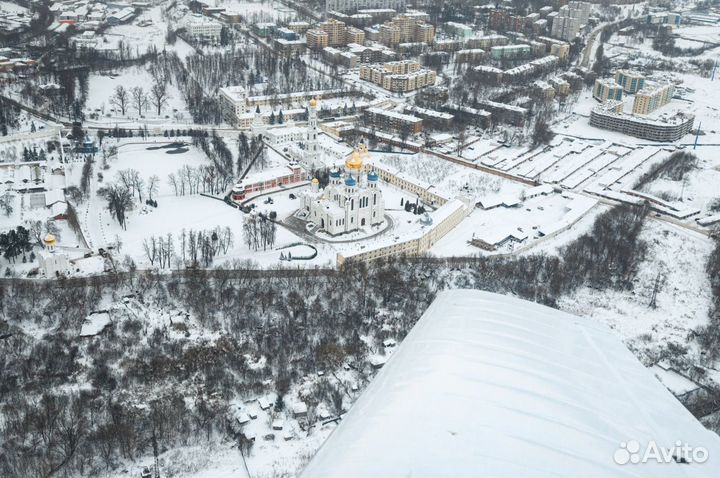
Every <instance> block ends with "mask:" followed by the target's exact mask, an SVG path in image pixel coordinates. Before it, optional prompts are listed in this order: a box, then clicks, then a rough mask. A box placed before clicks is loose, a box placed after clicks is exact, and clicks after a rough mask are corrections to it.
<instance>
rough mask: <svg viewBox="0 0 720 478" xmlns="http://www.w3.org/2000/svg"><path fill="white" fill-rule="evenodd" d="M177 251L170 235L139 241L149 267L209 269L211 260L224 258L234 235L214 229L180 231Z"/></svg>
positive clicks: (225, 230) (229, 230)
mask: <svg viewBox="0 0 720 478" xmlns="http://www.w3.org/2000/svg"><path fill="white" fill-rule="evenodd" d="M178 239H179V243H178V244H177V247H178V249H179V250H177V252H176V241H175V239H174V238H173V236H172V234H167V235H166V236H164V237H163V236H157V237H155V236H152V237H150V238H147V239H145V240H143V252H144V254H145V258H146V259H147V260H148V262H150V265H151V266H155V265H156V264H157V266H158V267H160V268H161V269H165V268H168V269H169V268H171V267H173V265H177V266H178V267H179V268H184V267H197V266H203V267H209V266H211V265H212V264H213V261H214V260H215V257H217V256H218V255H220V254H227V252H228V249H230V248H231V247H232V246H233V244H234V235H233V232H232V229H230V228H229V227H224V228H222V227H220V226H218V227H215V228H214V229H209V230H206V231H195V230H193V229H190V230H189V231H186V230H185V229H183V231H182V233H181V235H180V237H179V238H178Z"/></svg>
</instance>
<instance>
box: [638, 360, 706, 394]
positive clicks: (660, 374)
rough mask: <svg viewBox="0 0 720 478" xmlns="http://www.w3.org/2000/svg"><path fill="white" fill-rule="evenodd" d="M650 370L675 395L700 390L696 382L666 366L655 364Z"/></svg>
mask: <svg viewBox="0 0 720 478" xmlns="http://www.w3.org/2000/svg"><path fill="white" fill-rule="evenodd" d="M650 370H652V371H653V373H654V374H655V376H656V377H657V379H658V380H660V381H661V382H662V384H663V385H665V387H667V389H668V390H670V391H671V392H672V393H674V394H675V395H683V394H685V393H688V392H692V391H693V390H697V389H698V388H699V386H698V385H697V384H696V383H695V382H693V381H692V380H690V379H689V378H687V377H684V376H682V375H680V374H679V373H678V372H676V371H675V370H672V368H670V367H669V366H667V365H666V364H663V363H658V364H655V365H653V366H652V367H650Z"/></svg>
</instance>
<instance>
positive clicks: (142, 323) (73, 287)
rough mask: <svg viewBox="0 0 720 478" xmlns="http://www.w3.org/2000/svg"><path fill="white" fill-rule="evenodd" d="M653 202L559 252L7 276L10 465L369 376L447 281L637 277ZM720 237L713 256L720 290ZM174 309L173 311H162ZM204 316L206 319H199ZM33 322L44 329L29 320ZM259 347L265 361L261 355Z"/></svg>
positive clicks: (2, 344) (0, 388)
mask: <svg viewBox="0 0 720 478" xmlns="http://www.w3.org/2000/svg"><path fill="white" fill-rule="evenodd" d="M646 213H647V211H646V210H645V209H644V208H638V207H616V208H613V209H611V210H608V211H607V212H605V213H603V214H601V215H600V216H598V218H597V220H596V222H595V224H594V226H593V228H592V230H591V231H589V232H588V233H587V234H584V235H582V236H580V237H579V238H577V239H576V240H575V241H573V242H571V243H570V244H569V245H568V246H566V247H565V248H564V249H563V250H561V251H560V252H559V254H558V255H557V256H548V255H529V256H519V257H478V258H455V259H453V258H448V259H439V258H430V257H416V258H399V259H396V260H393V261H387V262H384V261H379V262H373V263H371V264H369V265H365V264H362V263H357V264H353V263H350V264H347V265H346V266H345V267H344V269H343V270H342V271H334V270H322V269H320V270H314V269H310V270H302V269H273V270H266V271H260V272H258V271H257V270H256V265H254V264H252V263H250V262H234V263H229V264H224V265H222V266H220V267H216V268H215V269H207V270H206V269H197V268H189V269H183V270H175V271H172V272H168V273H158V272H151V271H144V272H141V271H136V270H134V269H133V270H129V271H125V272H122V273H117V274H110V275H104V276H97V277H89V278H84V279H66V280H60V281H29V280H18V281H9V280H6V281H2V282H0V367H2V370H3V371H4V375H3V380H2V381H1V382H0V397H2V398H1V399H0V400H1V402H0V407H1V409H2V412H3V414H4V415H5V417H6V419H5V421H4V422H2V423H0V437H2V439H0V474H1V475H2V476H8V477H14V476H28V475H32V476H43V477H49V476H79V475H80V476H92V475H94V474H97V473H99V472H100V471H101V470H105V469H112V468H113V467H115V466H118V465H119V464H120V463H122V462H126V461H127V460H133V459H135V458H137V457H139V456H141V455H142V456H147V455H148V454H150V453H152V443H153V442H155V443H157V444H158V447H159V449H160V451H161V452H162V451H164V450H168V449H171V448H173V447H175V446H180V445H182V444H187V443H189V442H191V441H193V440H198V439H199V438H198V437H202V438H200V439H202V440H208V441H209V440H213V439H217V438H218V437H223V436H232V432H231V431H230V428H229V423H228V407H229V402H230V401H231V400H232V399H235V398H238V397H239V398H241V399H249V398H253V397H257V396H259V395H260V394H263V393H268V392H273V393H277V394H278V395H279V396H280V399H279V400H278V401H277V403H276V409H277V410H282V408H283V406H284V404H283V399H282V397H284V396H285V395H286V394H287V393H288V391H289V390H290V389H291V388H292V387H293V386H294V385H296V384H297V383H298V381H299V380H301V378H302V377H303V376H305V375H307V374H310V373H316V372H317V371H319V370H328V371H332V370H335V369H339V368H340V367H342V366H343V365H346V364H347V365H349V366H351V367H352V369H353V370H354V371H356V373H357V374H358V376H359V377H360V379H361V381H362V382H363V383H367V382H368V381H369V380H370V379H371V377H372V375H373V374H374V369H373V367H372V366H371V364H370V363H369V360H368V358H369V356H370V355H371V354H373V353H377V351H378V350H382V342H383V340H385V339H386V338H395V339H398V340H401V339H402V338H403V337H404V336H405V335H406V334H407V332H408V331H409V330H410V328H411V327H412V326H413V324H414V323H415V322H416V321H417V319H418V318H419V317H420V316H421V315H422V313H423V312H424V310H425V309H426V307H427V306H428V305H429V304H430V302H431V301H432V300H433V298H434V296H435V294H436V293H437V292H438V291H440V290H442V289H445V288H449V287H465V288H477V289H484V290H489V291H495V292H502V293H509V294H513V295H516V296H518V297H522V298H526V299H529V300H533V301H537V302H540V303H543V304H546V305H550V306H553V305H555V304H556V303H557V300H558V299H559V298H560V297H562V296H563V295H564V294H568V293H570V292H572V291H573V290H575V289H577V288H578V287H580V286H590V287H594V288H597V289H606V288H617V289H629V288H632V279H633V277H634V274H635V271H636V270H637V266H638V264H639V263H640V262H641V261H642V259H643V256H644V251H645V249H646V244H645V243H644V241H642V240H641V239H640V231H641V230H642V225H643V222H644V218H645V216H646ZM217 233H218V234H222V231H218V232H217ZM228 240H232V239H231V238H230V239H228ZM149 247H152V246H151V245H150V246H149ZM719 250H720V249H717V250H716V251H715V253H714V255H713V258H711V261H710V263H709V266H708V268H709V272H710V273H711V274H713V277H714V279H713V280H714V282H713V283H714V285H715V290H716V297H717V289H718V286H717V285H718V284H717V278H718V270H720V265H718V264H720V263H719V262H718V257H720V253H719V252H718V251H719ZM157 253H158V254H160V253H159V248H158V252H157ZM158 260H160V258H159V255H158ZM162 260H163V261H166V260H167V258H163V259H162ZM108 304H112V305H111V306H110V309H109V310H110V311H111V315H112V324H111V325H110V326H109V328H107V329H106V330H105V331H104V332H103V333H102V334H101V335H98V336H96V337H79V336H78V331H79V329H80V327H81V325H82V323H83V321H84V320H85V318H86V317H87V316H88V315H90V314H91V313H92V312H95V311H98V310H108V309H107V308H108ZM716 307H717V299H716ZM167 315H169V316H170V317H171V320H170V325H168V323H167V321H166V320H160V319H159V317H161V316H167ZM716 315H717V314H716ZM190 318H191V321H190V322H188V320H190ZM190 323H192V324H196V325H197V327H198V329H197V330H196V329H192V330H193V333H192V334H191V333H190V330H191V329H189V328H188V324H190ZM30 326H31V327H32V330H40V331H44V332H41V333H38V334H29V333H27V332H25V330H28V329H27V328H28V327H30ZM198 330H199V331H200V332H198ZM210 331H212V334H211V335H207V334H209V333H210ZM259 357H264V358H265V359H266V360H267V362H266V364H265V366H263V367H260V368H258V367H253V366H251V364H252V363H255V362H256V361H257V359H258V358H259ZM341 395H342V384H340V383H337V382H330V381H324V382H321V384H318V386H317V387H315V388H314V389H313V392H312V394H311V396H310V397H308V398H307V400H308V406H309V407H310V409H311V410H312V409H313V407H314V406H315V405H317V404H318V403H319V402H321V401H322V402H325V403H330V404H335V411H336V412H337V413H339V412H340V411H341V410H342V409H343V400H342V399H339V400H338V397H339V396H341ZM309 419H310V420H312V419H313V416H312V412H311V416H310V417H309ZM250 448H251V447H250ZM249 452H250V453H251V452H252V451H251V450H249Z"/></svg>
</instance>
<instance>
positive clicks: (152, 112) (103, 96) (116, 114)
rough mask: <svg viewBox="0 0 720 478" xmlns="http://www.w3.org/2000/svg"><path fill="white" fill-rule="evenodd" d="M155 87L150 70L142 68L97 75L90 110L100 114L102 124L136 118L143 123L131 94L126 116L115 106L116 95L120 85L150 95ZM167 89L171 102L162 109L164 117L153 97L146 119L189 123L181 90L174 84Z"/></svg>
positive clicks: (91, 87)
mask: <svg viewBox="0 0 720 478" xmlns="http://www.w3.org/2000/svg"><path fill="white" fill-rule="evenodd" d="M153 84H154V80H153V77H152V75H151V74H150V71H148V70H147V69H146V68H145V67H142V66H137V67H131V68H127V69H125V70H120V71H117V72H106V73H93V74H92V75H90V81H89V93H88V99H87V104H86V108H87V110H88V112H89V113H95V114H97V115H98V117H97V121H98V122H101V123H106V124H110V125H114V124H115V123H116V122H117V121H118V119H121V120H129V119H133V120H135V121H138V122H140V123H142V122H143V121H144V120H143V119H141V115H140V114H139V113H138V110H137V109H136V108H135V105H134V102H133V100H132V95H130V94H128V104H127V108H126V110H125V115H124V116H123V115H122V112H121V110H120V109H119V108H118V106H116V105H114V104H113V102H112V96H113V94H114V90H115V88H116V87H117V86H120V85H122V86H123V87H124V88H125V89H126V90H131V89H133V88H136V87H140V88H142V89H143V90H144V91H145V93H146V94H149V93H150V88H152V86H153ZM167 88H168V93H169V97H168V101H167V103H166V104H165V105H164V106H163V107H162V109H161V111H160V115H159V116H158V114H157V109H156V108H155V106H154V105H153V103H152V98H150V101H149V103H148V104H147V106H146V107H145V109H144V110H143V113H142V117H143V118H148V119H150V120H157V119H165V118H170V119H173V120H177V121H179V122H187V121H189V118H190V115H189V114H188V112H187V109H186V106H185V101H184V100H183V98H182V95H181V94H180V91H178V89H177V87H176V86H175V85H174V84H168V85H167Z"/></svg>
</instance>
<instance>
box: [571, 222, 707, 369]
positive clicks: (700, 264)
mask: <svg viewBox="0 0 720 478" xmlns="http://www.w3.org/2000/svg"><path fill="white" fill-rule="evenodd" d="M641 238H642V239H643V240H645V241H646V242H647V243H648V244H649V250H648V253H647V256H646V259H645V261H644V262H642V263H641V264H640V268H639V271H638V276H637V278H636V279H635V282H634V287H633V289H632V290H630V291H616V290H597V289H590V288H581V289H579V290H578V291H576V292H575V293H573V294H571V295H570V296H568V297H563V298H562V299H561V300H560V302H559V304H558V306H559V307H560V308H561V309H562V310H566V311H568V312H572V313H576V314H578V315H582V316H588V317H591V318H593V319H594V320H598V321H600V322H603V323H605V324H607V325H609V326H610V327H611V328H613V329H614V330H615V331H616V332H617V334H618V335H619V336H620V337H621V338H622V339H623V341H624V342H625V343H626V344H628V346H630V347H631V348H632V349H634V351H635V353H636V355H639V356H640V357H641V358H642V359H644V360H646V361H647V360H649V359H650V358H651V357H653V354H655V353H657V350H658V349H659V348H661V347H664V346H667V345H668V344H670V343H676V344H679V345H683V346H684V345H686V344H688V333H689V332H690V331H691V330H692V329H693V328H695V327H697V326H699V325H703V324H706V323H707V321H708V310H709V307H710V284H709V281H708V278H707V274H706V273H705V262H706V260H707V256H708V254H709V253H710V251H711V250H712V243H711V241H709V240H708V239H707V238H706V237H703V236H701V235H699V234H696V233H693V232H688V231H687V230H684V229H681V228H678V227H675V226H669V225H666V224H662V223H660V222H658V221H653V220H648V221H646V225H645V227H644V229H643V232H642V234H641ZM658 281H659V284H660V286H659V291H658V293H657V298H656V307H655V308H653V307H651V306H650V304H651V301H652V296H653V291H654V290H655V285H656V283H657V282H658ZM691 353H692V354H697V350H693V351H692V352H691Z"/></svg>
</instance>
